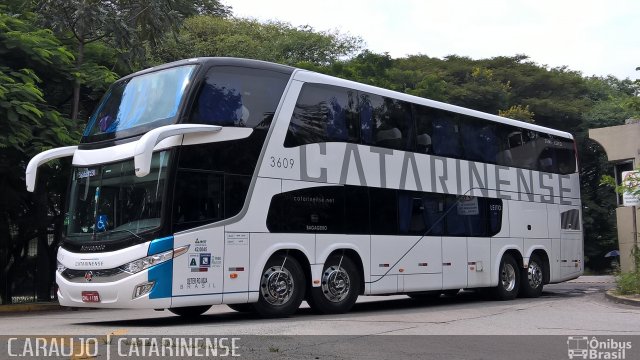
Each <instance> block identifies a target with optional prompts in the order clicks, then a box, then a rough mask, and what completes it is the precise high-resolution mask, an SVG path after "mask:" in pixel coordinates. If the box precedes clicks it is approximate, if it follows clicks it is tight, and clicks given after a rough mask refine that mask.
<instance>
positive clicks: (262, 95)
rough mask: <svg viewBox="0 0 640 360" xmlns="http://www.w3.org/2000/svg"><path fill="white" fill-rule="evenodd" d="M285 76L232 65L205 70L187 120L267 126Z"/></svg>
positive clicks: (217, 123)
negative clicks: (205, 73) (202, 81)
mask: <svg viewBox="0 0 640 360" xmlns="http://www.w3.org/2000/svg"><path fill="white" fill-rule="evenodd" d="M288 79H289V76H288V75H284V74H281V73H278V72H275V71H270V70H264V69H252V68H246V67H236V66H214V67H212V68H211V69H210V70H208V72H207V75H206V77H205V81H204V84H203V85H202V87H201V89H200V94H199V95H198V97H197V99H196V102H195V104H194V107H193V110H192V113H191V119H190V122H192V123H198V124H211V125H220V126H238V127H250V128H257V129H264V128H265V127H266V128H268V125H269V123H270V122H271V119H272V117H273V114H274V112H275V111H276V108H277V106H278V103H279V102H280V98H281V97H282V93H283V91H284V88H285V86H286V85H287V82H288Z"/></svg>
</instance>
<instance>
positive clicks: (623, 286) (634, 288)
mask: <svg viewBox="0 0 640 360" xmlns="http://www.w3.org/2000/svg"><path fill="white" fill-rule="evenodd" d="M631 253H632V256H633V258H634V261H635V268H634V270H633V271H630V272H625V273H620V274H618V276H616V292H617V293H618V294H620V295H640V249H638V247H637V246H635V247H634V248H633V250H632V252H631Z"/></svg>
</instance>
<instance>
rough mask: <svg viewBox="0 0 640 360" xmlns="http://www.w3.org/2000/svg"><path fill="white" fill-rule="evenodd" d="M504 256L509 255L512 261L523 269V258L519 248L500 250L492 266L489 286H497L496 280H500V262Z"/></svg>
mask: <svg viewBox="0 0 640 360" xmlns="http://www.w3.org/2000/svg"><path fill="white" fill-rule="evenodd" d="M505 255H510V256H512V257H513V259H514V260H515V261H516V263H517V264H518V265H519V267H520V268H524V258H523V256H522V253H521V252H520V249H519V248H516V247H505V248H503V249H501V251H500V252H499V253H498V256H496V258H495V261H494V264H493V271H492V272H491V273H492V276H491V286H497V285H498V279H499V278H500V274H499V272H500V262H501V261H502V258H503V257H504V256H505Z"/></svg>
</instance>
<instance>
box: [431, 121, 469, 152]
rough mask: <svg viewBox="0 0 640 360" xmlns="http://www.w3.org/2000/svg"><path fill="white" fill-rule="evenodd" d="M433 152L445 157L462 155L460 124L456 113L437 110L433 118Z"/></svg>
mask: <svg viewBox="0 0 640 360" xmlns="http://www.w3.org/2000/svg"><path fill="white" fill-rule="evenodd" d="M432 123H433V138H432V141H433V153H434V154H435V155H440V156H447V157H449V156H450V157H455V158H461V157H462V146H461V145H460V126H459V124H458V119H457V118H456V115H454V114H453V113H451V112H448V111H444V110H437V111H436V114H435V117H434V118H433V122H432Z"/></svg>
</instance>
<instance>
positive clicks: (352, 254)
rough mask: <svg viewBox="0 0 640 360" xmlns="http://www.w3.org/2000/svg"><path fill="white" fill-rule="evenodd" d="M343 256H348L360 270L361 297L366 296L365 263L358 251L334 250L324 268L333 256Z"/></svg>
mask: <svg viewBox="0 0 640 360" xmlns="http://www.w3.org/2000/svg"><path fill="white" fill-rule="evenodd" d="M342 254H344V255H345V256H348V257H349V258H350V259H351V260H353V262H354V263H355V265H356V268H357V269H358V273H359V275H360V295H363V294H364V284H365V281H364V265H363V262H362V257H360V254H359V253H358V251H357V250H355V248H353V247H346V248H340V249H334V250H333V251H331V252H330V253H329V254H328V255H327V256H326V257H325V258H324V260H323V261H322V264H323V267H324V263H325V262H326V261H327V259H329V258H330V257H331V256H333V255H338V256H340V255H342Z"/></svg>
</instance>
